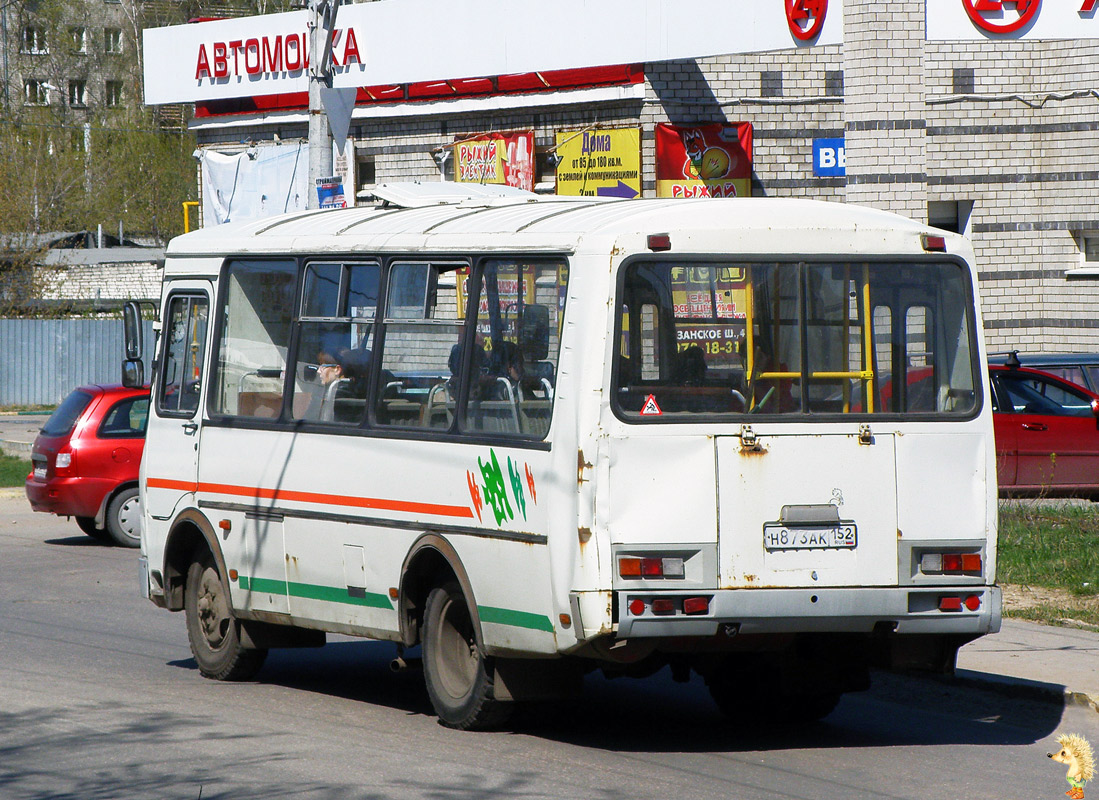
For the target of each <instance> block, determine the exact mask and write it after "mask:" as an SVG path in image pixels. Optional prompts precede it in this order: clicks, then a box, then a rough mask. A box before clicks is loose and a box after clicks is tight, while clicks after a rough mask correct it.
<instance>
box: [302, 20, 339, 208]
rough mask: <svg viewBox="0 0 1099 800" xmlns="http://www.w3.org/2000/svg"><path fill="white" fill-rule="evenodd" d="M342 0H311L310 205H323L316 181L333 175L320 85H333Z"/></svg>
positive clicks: (329, 142) (311, 206) (329, 136)
mask: <svg viewBox="0 0 1099 800" xmlns="http://www.w3.org/2000/svg"><path fill="white" fill-rule="evenodd" d="M339 6H340V0H309V53H310V62H309V189H308V193H307V197H308V202H307V204H306V206H307V207H308V208H320V199H319V197H318V195H317V181H318V179H320V178H328V177H331V175H332V130H331V128H330V127H329V124H328V116H327V115H326V114H325V110H324V104H323V102H322V101H321V89H326V88H331V87H332V34H333V32H334V31H335V27H336V10H337V9H338V8H339Z"/></svg>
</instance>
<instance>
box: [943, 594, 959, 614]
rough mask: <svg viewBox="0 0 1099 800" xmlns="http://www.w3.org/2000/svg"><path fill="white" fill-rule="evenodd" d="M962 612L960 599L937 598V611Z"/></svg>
mask: <svg viewBox="0 0 1099 800" xmlns="http://www.w3.org/2000/svg"><path fill="white" fill-rule="evenodd" d="M961 610H962V598H960V597H940V598H939V611H961Z"/></svg>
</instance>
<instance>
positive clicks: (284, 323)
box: [213, 259, 298, 419]
mask: <svg viewBox="0 0 1099 800" xmlns="http://www.w3.org/2000/svg"><path fill="white" fill-rule="evenodd" d="M297 279H298V265H297V263H296V262H295V261H293V260H291V259H271V260H258V259H257V260H250V259H249V260H245V259H241V260H239V261H231V262H230V263H229V265H228V267H227V268H226V272H225V283H226V286H227V287H228V289H227V292H226V295H227V297H226V300H225V309H224V316H223V321H222V329H221V339H220V341H219V343H218V358H217V377H216V384H215V387H214V406H213V411H214V412H215V413H219V414H227V415H232V416H238V417H256V418H262V419H268V418H277V417H278V416H279V415H280V413H281V412H282V405H283V403H282V387H283V377H284V375H285V370H286V357H287V353H288V352H289V346H290V331H291V328H292V327H293V319H294V309H293V305H294V295H295V289H296V285H297Z"/></svg>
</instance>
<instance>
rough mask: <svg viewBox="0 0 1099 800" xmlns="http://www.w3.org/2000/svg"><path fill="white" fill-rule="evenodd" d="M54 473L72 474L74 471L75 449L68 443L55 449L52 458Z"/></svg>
mask: <svg viewBox="0 0 1099 800" xmlns="http://www.w3.org/2000/svg"><path fill="white" fill-rule="evenodd" d="M53 472H54V474H55V475H73V474H75V473H76V451H75V450H73V449H72V448H70V447H69V446H68V445H66V446H65V447H62V448H61V449H60V450H58V451H57V455H56V456H54V460H53Z"/></svg>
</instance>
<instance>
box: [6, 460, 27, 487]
mask: <svg viewBox="0 0 1099 800" xmlns="http://www.w3.org/2000/svg"><path fill="white" fill-rule="evenodd" d="M30 471H31V462H30V459H27V458H16V457H15V456H9V455H5V454H4V453H0V488H2V487H9V486H22V485H23V483H24V482H25V481H26V480H27V473H28V472H30Z"/></svg>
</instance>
